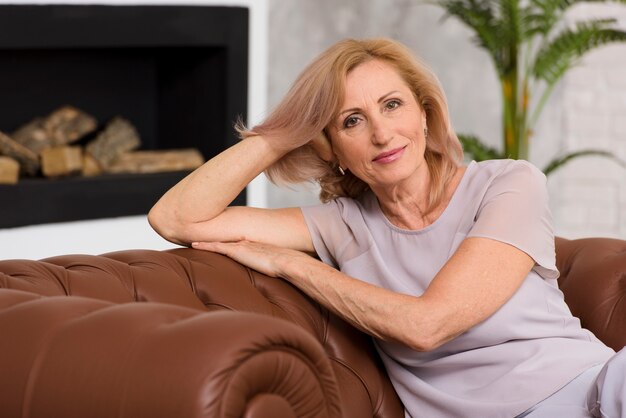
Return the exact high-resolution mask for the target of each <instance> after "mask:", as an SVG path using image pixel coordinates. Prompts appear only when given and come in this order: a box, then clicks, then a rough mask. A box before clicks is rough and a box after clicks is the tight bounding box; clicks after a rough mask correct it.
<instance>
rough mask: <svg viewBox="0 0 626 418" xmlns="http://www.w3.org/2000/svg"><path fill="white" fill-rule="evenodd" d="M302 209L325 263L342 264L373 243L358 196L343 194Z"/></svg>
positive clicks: (312, 237) (314, 243) (315, 246)
mask: <svg viewBox="0 0 626 418" xmlns="http://www.w3.org/2000/svg"><path fill="white" fill-rule="evenodd" d="M300 209H301V210H302V215H303V216H304V221H305V222H306V224H307V227H308V228H309V233H310V234H311V239H312V241H313V246H314V248H315V251H316V252H317V255H318V256H319V258H320V259H321V260H322V261H323V262H324V263H326V264H329V265H331V266H333V267H335V268H340V267H341V264H342V263H344V262H346V261H349V260H351V259H353V258H355V257H357V256H359V255H360V254H362V253H364V252H365V251H367V250H368V249H369V248H370V247H371V245H372V237H371V234H370V233H369V232H368V228H367V226H366V224H365V221H364V218H363V214H362V212H361V211H362V210H363V208H362V206H361V205H360V204H359V203H358V202H357V201H356V200H354V199H350V198H347V197H341V198H338V199H335V200H332V201H330V202H328V203H326V204H322V205H315V206H305V207H302V208H300Z"/></svg>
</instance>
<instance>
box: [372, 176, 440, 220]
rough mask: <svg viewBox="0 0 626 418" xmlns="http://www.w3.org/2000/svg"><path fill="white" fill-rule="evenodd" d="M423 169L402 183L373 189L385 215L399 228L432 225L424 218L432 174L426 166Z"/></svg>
mask: <svg viewBox="0 0 626 418" xmlns="http://www.w3.org/2000/svg"><path fill="white" fill-rule="evenodd" d="M422 167H423V170H421V172H416V175H414V176H411V177H410V178H408V179H406V180H405V181H403V182H402V183H398V184H394V185H393V186H391V187H389V186H387V187H377V188H375V189H374V188H372V191H373V192H374V194H375V195H376V198H377V199H378V204H379V205H380V208H381V210H382V211H383V214H384V215H385V216H386V217H387V219H388V220H389V221H390V222H391V223H392V224H394V225H395V226H397V227H399V228H405V229H418V228H423V227H425V226H426V225H428V224H429V223H431V222H429V221H428V219H426V218H428V216H427V217H426V218H425V217H424V216H423V215H424V213H425V211H426V207H427V206H428V197H429V193H430V172H429V170H428V166H427V165H426V164H423V166H422ZM418 171H419V170H418Z"/></svg>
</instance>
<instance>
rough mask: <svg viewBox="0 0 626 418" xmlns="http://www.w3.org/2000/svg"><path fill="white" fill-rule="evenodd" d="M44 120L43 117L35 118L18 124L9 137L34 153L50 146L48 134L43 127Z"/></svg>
mask: <svg viewBox="0 0 626 418" xmlns="http://www.w3.org/2000/svg"><path fill="white" fill-rule="evenodd" d="M44 122H45V121H44V118H35V119H33V120H32V121H30V122H28V123H27V124H25V125H22V126H20V127H19V128H18V129H17V130H16V131H14V132H13V133H12V134H11V137H12V138H13V139H14V140H15V141H17V142H19V143H20V144H22V145H23V146H25V147H26V148H28V149H29V150H31V151H32V152H34V153H35V154H39V153H40V152H41V150H43V149H44V148H49V147H51V146H52V142H51V139H50V135H48V132H46V129H45V128H44Z"/></svg>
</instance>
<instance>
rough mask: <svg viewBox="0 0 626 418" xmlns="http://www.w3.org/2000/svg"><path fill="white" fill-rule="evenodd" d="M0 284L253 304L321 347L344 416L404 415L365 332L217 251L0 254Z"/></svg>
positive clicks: (113, 296)
mask: <svg viewBox="0 0 626 418" xmlns="http://www.w3.org/2000/svg"><path fill="white" fill-rule="evenodd" d="M0 288H5V289H14V290H21V291H25V292H32V293H35V294H37V295H43V296H66V295H71V296H79V297H85V298H90V299H95V300H98V301H100V302H97V305H98V306H96V307H94V308H85V309H87V310H89V309H96V308H99V307H100V304H102V303H106V304H111V303H113V304H127V303H129V302H159V303H166V304H170V305H178V306H180V307H184V308H189V309H192V310H195V311H212V312H217V311H222V312H225V311H226V312H227V311H235V312H252V313H256V314H263V315H267V316H271V317H274V318H278V319H281V320H286V321H288V322H290V323H293V324H296V325H297V326H298V327H299V328H301V329H304V330H306V331H307V333H309V334H310V335H312V336H313V337H314V338H315V339H316V340H317V341H318V342H319V344H321V346H322V347H323V349H324V351H325V353H326V356H327V357H328V359H330V363H331V365H332V370H333V373H334V377H335V379H336V381H337V383H338V391H339V399H341V400H342V404H343V405H345V409H344V411H343V414H344V415H343V416H350V417H364V416H374V417H402V416H403V410H402V405H401V403H400V401H399V399H398V397H397V395H396V393H395V391H394V390H393V387H392V386H391V383H390V382H389V379H388V377H387V375H386V373H385V371H384V368H383V366H382V364H381V363H380V360H379V358H378V356H377V355H376V354H375V350H374V348H373V346H372V343H371V341H370V339H369V338H368V337H366V336H365V335H364V334H362V333H360V332H359V331H357V330H356V329H354V328H352V327H350V326H348V325H347V324H346V323H344V322H343V321H341V320H339V319H338V318H337V317H335V316H334V315H332V314H330V313H329V312H328V311H327V310H325V309H323V308H321V307H320V306H319V305H318V304H316V303H314V302H313V301H311V300H310V299H309V298H308V297H307V296H306V295H304V294H303V293H301V292H300V291H299V290H297V289H296V288H295V287H293V286H292V285H290V284H289V283H287V282H285V281H283V280H281V279H276V278H271V277H267V276H265V275H262V274H260V273H258V272H256V271H253V270H250V269H248V268H246V267H244V266H242V265H240V264H238V263H236V262H234V261H232V260H230V259H229V258H226V257H224V256H221V255H218V254H214V253H209V252H204V251H197V250H193V249H187V248H179V249H174V250H170V251H162V252H161V251H149V250H127V251H120V252H115V253H109V254H104V255H101V256H89V255H66V256H59V257H52V258H48V259H44V260H40V261H32V260H7V261H0ZM20 297H21V296H20ZM77 299H78V298H77ZM81 299H82V298H81ZM77 303H79V302H77ZM80 303H87V302H84V301H83V302H80ZM94 303H95V302H94ZM0 304H1V302H0ZM0 308H1V306H0ZM170 314H171V313H170ZM176 315H183V314H176ZM184 315H190V314H189V313H184ZM209 316H211V315H209ZM146 326H149V325H148V324H147V325H146ZM224 343H226V344H227V343H228V342H227V341H225V342H224Z"/></svg>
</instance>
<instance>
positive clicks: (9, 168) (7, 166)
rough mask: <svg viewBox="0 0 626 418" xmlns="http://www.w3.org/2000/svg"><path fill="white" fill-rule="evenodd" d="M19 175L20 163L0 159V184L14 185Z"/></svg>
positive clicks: (5, 158) (11, 159)
mask: <svg viewBox="0 0 626 418" xmlns="http://www.w3.org/2000/svg"><path fill="white" fill-rule="evenodd" d="M19 175H20V163H18V162H17V161H15V160H14V159H13V158H10V157H0V184H15V183H17V180H18V178H19Z"/></svg>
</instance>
